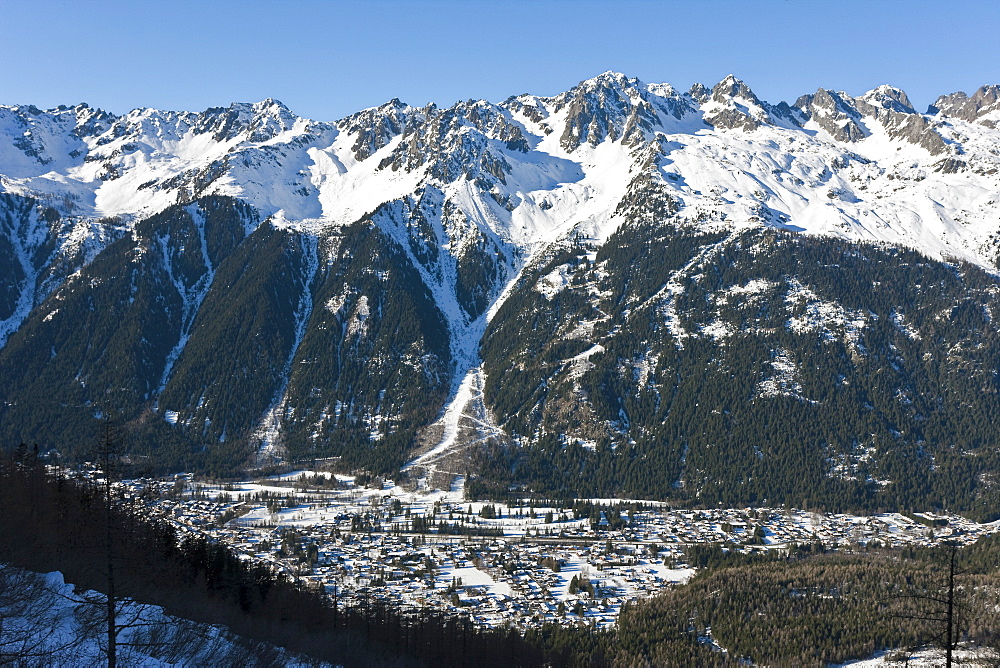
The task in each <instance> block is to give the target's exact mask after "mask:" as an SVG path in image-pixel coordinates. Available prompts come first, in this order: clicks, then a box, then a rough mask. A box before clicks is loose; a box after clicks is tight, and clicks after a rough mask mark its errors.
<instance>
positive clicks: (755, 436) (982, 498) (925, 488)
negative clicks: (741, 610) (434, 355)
mask: <svg viewBox="0 0 1000 668" xmlns="http://www.w3.org/2000/svg"><path fill="white" fill-rule="evenodd" d="M557 267H563V268H564V269H563V271H566V272H568V273H569V275H570V276H571V279H570V281H571V282H570V285H569V287H568V288H566V289H564V290H562V291H559V292H558V293H557V294H555V295H554V296H552V297H551V299H549V298H548V297H546V296H544V295H542V294H541V293H540V292H538V291H537V290H536V289H534V286H535V285H536V283H537V281H538V280H539V278H540V277H543V276H545V275H547V274H549V273H550V272H552V271H553V270H555V269H556V268H557ZM677 281H681V284H678V287H677V288H676V289H675V290H666V291H664V287H665V286H666V285H667V284H668V283H671V282H674V283H676V282H677ZM995 286H996V279H995V277H993V276H990V275H988V274H987V273H985V272H984V271H983V270H982V269H980V268H978V267H975V266H972V265H967V264H962V263H957V262H956V263H941V262H934V261H931V260H928V259H927V258H925V257H923V256H921V255H920V254H918V253H916V252H913V251H906V250H900V249H895V248H889V247H881V246H875V245H863V244H862V245H859V244H851V243H846V242H840V241H836V240H833V239H823V238H814V237H805V236H800V235H793V234H789V233H782V232H777V231H773V230H753V231H745V232H740V233H731V234H728V233H727V234H723V233H720V234H715V235H704V234H700V233H693V232H686V231H685V230H684V229H683V228H670V227H664V226H662V225H659V224H656V225H651V224H645V225H643V224H634V225H625V226H623V227H622V228H621V229H619V231H618V232H617V233H616V234H615V235H614V236H613V237H612V238H611V239H610V240H609V241H608V242H607V243H606V244H604V245H603V246H601V247H600V248H599V249H598V250H597V251H596V255H595V256H588V255H587V253H586V252H585V249H581V248H578V247H573V246H570V247H567V248H566V249H565V250H564V251H563V252H561V253H558V254H556V255H555V256H554V257H552V258H551V259H550V260H549V261H548V262H546V263H544V264H542V265H541V266H539V267H537V268H536V269H535V270H534V271H533V272H530V273H529V274H528V275H526V276H525V277H524V278H523V279H522V285H520V286H519V288H518V289H517V290H516V291H515V293H514V294H513V295H512V296H511V297H510V298H509V299H508V300H507V301H506V302H505V303H504V305H503V306H502V307H501V308H500V310H499V312H498V313H497V315H496V317H495V318H494V319H493V321H492V322H491V323H490V329H489V331H488V332H487V334H486V336H485V337H484V341H483V345H482V353H483V359H484V363H485V369H486V372H487V385H486V395H487V401H488V403H489V405H490V407H491V409H492V410H493V411H494V414H495V415H497V416H499V419H500V420H501V423H502V425H503V426H504V428H505V429H506V430H507V431H508V433H509V434H510V435H511V436H512V440H513V443H514V444H515V445H513V446H509V447H502V446H501V447H497V446H494V451H493V452H490V453H489V454H488V455H486V456H483V457H481V458H480V460H479V461H478V462H477V464H482V465H483V466H484V469H483V471H482V478H481V479H480V480H479V481H478V482H477V483H476V486H475V488H476V489H478V490H481V491H482V493H488V490H491V489H493V490H502V489H506V488H509V487H510V486H511V485H514V486H518V485H520V486H523V488H525V489H527V490H531V491H535V492H539V493H542V494H546V495H553V496H562V497H573V496H624V497H639V498H660V499H674V500H676V501H677V502H678V503H690V504H700V505H706V506H714V505H717V504H721V505H724V506H733V505H741V504H762V505H763V504H771V505H781V504H790V505H794V506H796V507H803V508H816V509H827V510H838V509H849V508H850V509H862V510H878V509H884V508H899V509H907V508H918V509H919V508H948V509H951V510H954V511H958V512H963V513H969V514H970V515H972V516H975V517H978V518H983V519H995V518H996V517H998V516H1000V497H998V492H997V489H998V488H997V487H996V485H995V484H994V480H995V479H996V476H997V475H998V473H1000V449H998V448H997V436H996V430H995V429H994V427H993V425H994V424H995V421H996V419H997V417H998V408H1000V404H998V400H997V388H998V382H1000V380H998V376H997V360H998V359H1000V333H998V330H997V328H996V327H995V325H994V324H993V322H992V317H993V316H992V314H993V313H1000V310H998V308H1000V304H998V297H997V292H996V289H995ZM671 313H672V314H674V315H673V316H672V317H674V318H675V320H674V322H672V323H671V324H669V326H668V322H667V320H668V316H670V314H671ZM581 323H587V324H588V326H589V328H590V331H587V332H584V333H581V330H580V325H581ZM678 330H680V331H681V332H682V334H681V335H679V334H677V331H678ZM719 332H723V334H722V335H720V334H719ZM598 345H599V346H600V347H598V348H595V346H598ZM587 351H589V352H588V353H587V356H586V360H585V362H580V361H579V358H577V359H576V360H574V357H576V356H579V355H581V353H584V352H587ZM789 369H790V371H789ZM765 388H766V391H765Z"/></svg>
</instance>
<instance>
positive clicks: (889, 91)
mask: <svg viewBox="0 0 1000 668" xmlns="http://www.w3.org/2000/svg"><path fill="white" fill-rule="evenodd" d="M859 99H861V100H863V101H865V102H867V103H868V104H870V105H872V106H873V107H879V108H881V109H888V110H889V111H895V112H897V113H901V114H915V113H917V111H916V109H914V108H913V105H912V104H910V98H908V97H907V96H906V93H905V92H903V91H902V90H900V89H899V88H895V87H893V86H889V85H888V84H882V85H881V86H878V87H877V88H874V89H872V90H870V91H868V92H867V93H865V94H864V95H862V96H861V97H860V98H859Z"/></svg>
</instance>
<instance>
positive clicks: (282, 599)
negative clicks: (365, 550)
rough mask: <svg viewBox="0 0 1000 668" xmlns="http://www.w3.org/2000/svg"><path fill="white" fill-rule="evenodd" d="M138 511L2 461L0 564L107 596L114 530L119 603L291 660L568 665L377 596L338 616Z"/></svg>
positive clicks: (322, 600)
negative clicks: (256, 643) (149, 607)
mask: <svg viewBox="0 0 1000 668" xmlns="http://www.w3.org/2000/svg"><path fill="white" fill-rule="evenodd" d="M21 452H22V453H23V452H24V451H23V450H22V451H21ZM135 503H137V502H136V501H135V500H132V499H128V498H119V499H118V500H117V502H116V503H115V504H113V505H112V506H111V507H110V508H108V507H107V505H106V504H105V502H104V499H103V497H102V492H101V490H100V489H98V488H97V487H95V486H94V485H91V484H85V483H81V482H78V481H73V480H70V479H68V478H66V477H63V476H54V475H52V474H51V473H49V472H48V471H47V470H46V468H45V467H44V466H42V465H41V463H40V462H39V460H38V459H37V458H36V457H34V456H33V455H32V454H31V453H30V452H29V453H28V454H27V455H24V456H22V457H20V458H18V460H15V458H14V457H10V456H4V457H3V459H2V460H0V508H2V509H3V512H0V535H2V536H4V540H3V541H0V560H2V561H4V562H7V563H10V564H13V565H16V566H20V567H23V568H28V569H30V570H35V571H40V572H47V571H54V570H58V571H61V572H62V573H63V575H64V576H65V578H66V580H67V581H68V582H73V583H75V584H77V585H78V586H81V587H85V588H88V589H93V590H96V591H107V587H108V578H107V567H106V566H107V555H108V547H107V545H106V544H105V532H106V528H107V527H110V528H111V532H110V533H111V535H112V537H113V539H112V543H111V553H112V554H113V555H114V581H115V589H116V591H117V594H118V596H122V597H129V598H132V599H134V600H136V601H139V602H143V603H150V604H155V605H160V606H163V608H164V609H165V610H166V611H167V612H168V613H170V614H174V615H177V616H179V617H184V618H187V619H192V620H195V621H200V622H206V623H212V624H222V625H225V626H226V627H228V628H229V629H230V630H231V631H232V632H233V633H236V634H238V635H240V636H243V637H246V638H252V639H256V640H261V641H266V642H268V643H271V644H274V645H278V646H282V647H285V648H287V649H289V650H290V651H292V652H298V653H302V654H305V655H307V656H309V657H313V658H316V659H320V660H325V661H330V662H333V663H335V664H343V665H347V666H383V665H386V666H389V665H391V666H406V665H414V666H419V665H449V666H452V665H453V666H463V665H476V666H480V665H497V666H541V665H547V664H550V665H563V664H565V661H564V660H563V659H561V658H560V656H561V655H560V650H558V649H551V648H545V647H544V646H543V644H542V643H541V642H540V641H537V640H536V641H532V640H529V639H526V638H524V637H522V636H521V635H520V634H519V633H518V632H517V631H516V630H512V629H507V628H501V629H490V630H484V629H480V628H477V627H474V626H473V625H472V624H471V622H469V621H468V620H467V619H462V618H458V617H448V616H444V615H442V614H439V613H436V612H433V611H429V610H423V611H420V612H417V613H409V612H407V613H404V612H403V611H401V610H398V609H396V608H394V607H392V606H390V605H387V604H385V603H383V602H381V601H379V600H377V599H376V598H374V596H365V597H364V601H365V603H364V605H363V606H361V607H360V608H350V609H345V608H344V607H343V606H342V605H334V602H333V600H332V599H331V598H330V597H329V596H328V595H326V594H325V593H324V592H322V591H319V590H316V589H313V588H309V587H307V586H305V585H302V584H300V583H299V582H297V581H295V580H293V579H291V578H289V577H288V576H286V575H283V574H280V573H276V572H275V571H274V570H272V569H271V568H270V567H269V566H267V565H265V564H261V563H255V562H253V561H245V560H243V559H240V558H238V557H237V556H236V555H235V554H234V553H233V552H232V551H230V550H229V549H228V548H227V547H226V546H224V545H222V544H219V543H218V542H215V541H212V540H209V539H207V538H205V537H204V536H201V535H198V534H192V535H188V536H184V537H178V535H177V534H176V533H175V531H174V529H173V528H172V527H170V526H169V525H167V524H166V523H164V522H162V521H158V520H154V519H150V518H148V517H144V516H143V514H142V511H141V507H139V506H138V505H133V504H135Z"/></svg>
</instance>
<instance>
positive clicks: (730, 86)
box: [712, 74, 761, 106]
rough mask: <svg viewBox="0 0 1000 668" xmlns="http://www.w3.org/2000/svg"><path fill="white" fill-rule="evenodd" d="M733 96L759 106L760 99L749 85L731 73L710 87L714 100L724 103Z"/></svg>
mask: <svg viewBox="0 0 1000 668" xmlns="http://www.w3.org/2000/svg"><path fill="white" fill-rule="evenodd" d="M734 98H735V99H739V100H745V101H746V102H749V103H751V104H754V105H757V106H761V101H760V100H759V99H757V96H756V95H754V92H753V91H752V90H750V87H749V86H747V85H746V84H745V83H743V82H742V81H741V80H739V79H737V78H736V77H735V76H734V75H732V74H730V75H729V76H727V77H726V78H725V79H723V80H722V81H720V82H719V83H717V84H715V86H713V87H712V100H713V101H714V102H718V103H719V104H726V103H727V102H729V101H730V100H733V99H734Z"/></svg>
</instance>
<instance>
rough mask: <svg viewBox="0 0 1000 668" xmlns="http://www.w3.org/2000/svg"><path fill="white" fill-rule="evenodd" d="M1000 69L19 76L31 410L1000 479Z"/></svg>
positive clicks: (67, 419) (607, 459) (80, 432)
mask: <svg viewBox="0 0 1000 668" xmlns="http://www.w3.org/2000/svg"><path fill="white" fill-rule="evenodd" d="M998 123H1000V86H987V87H984V88H981V89H979V90H978V91H976V92H975V93H974V94H972V95H971V96H970V95H966V94H965V93H954V94H951V95H945V96H942V97H940V98H939V99H938V100H937V101H936V102H935V103H934V104H933V105H932V106H931V107H930V108H929V109H927V111H926V112H925V113H921V112H919V111H917V110H916V109H914V108H913V106H912V105H911V103H910V101H909V100H908V98H907V96H906V94H905V93H904V92H903V91H901V90H898V89H895V88H891V87H889V86H881V87H879V88H877V89H875V90H872V91H870V92H868V93H866V94H864V95H862V96H860V97H851V96H849V95H847V94H846V93H843V92H834V91H830V90H824V89H820V90H818V91H816V92H815V93H812V94H809V95H804V96H802V97H800V98H799V99H798V100H796V101H795V102H794V104H788V103H785V102H782V103H780V104H770V103H767V102H764V101H762V100H760V99H758V98H757V96H756V95H755V94H754V93H753V92H752V91H751V90H750V88H748V87H747V85H745V84H744V83H743V82H741V81H740V80H738V79H736V78H734V77H732V76H730V77H727V78H726V79H724V80H723V81H721V82H720V83H718V84H717V85H715V86H714V87H712V88H707V87H705V86H701V85H695V86H694V87H692V88H691V89H690V90H689V91H688V92H679V91H677V90H675V89H674V88H672V87H671V86H669V85H667V84H645V83H642V82H640V81H638V80H637V79H633V78H628V77H626V76H623V75H621V74H617V73H613V72H608V73H605V74H601V75H600V76H597V77H595V78H593V79H589V80H587V81H583V82H581V83H580V84H579V85H578V86H576V87H575V88H573V89H571V90H569V91H567V92H565V93H562V94H560V95H557V96H554V97H537V96H534V95H519V96H516V97H511V98H509V99H507V100H505V101H503V102H502V103H499V104H493V103H490V102H484V101H468V102H461V103H458V104H456V105H454V106H453V107H451V108H447V109H443V108H439V107H437V106H435V105H433V104H431V105H428V106H425V107H411V106H408V105H406V104H404V103H402V102H400V101H399V100H392V101H391V102H388V103H386V104H384V105H382V106H380V107H376V108H372V109H366V110H364V111H361V112H358V113H357V114H354V115H352V116H349V117H347V118H345V119H343V120H340V121H338V122H335V123H325V122H315V121H310V120H306V119H303V118H299V117H297V116H296V115H295V114H293V113H292V112H291V111H290V110H289V109H287V108H286V107H284V106H283V105H282V104H281V103H279V102H277V101H275V100H265V101H263V102H260V103H256V104H233V105H231V106H229V107H226V108H213V109H208V110H206V111H204V112H202V113H189V112H165V111H158V110H154V109H137V110H134V111H132V112H130V113H128V114H127V115H124V116H115V115H113V114H110V113H106V112H103V111H100V110H97V109H93V108H90V107H88V106H87V105H83V104H81V105H78V106H75V107H58V108H56V109H50V110H46V111H42V110H39V109H37V108H35V107H31V106H0V346H2V347H0V424H2V425H3V431H2V437H3V440H4V445H5V446H6V447H10V448H13V447H15V446H16V445H17V444H18V443H19V442H21V441H25V442H28V443H39V444H40V446H41V447H42V449H43V450H47V449H49V448H55V449H57V450H59V451H60V452H61V453H62V454H63V455H64V456H66V457H69V458H76V459H79V458H82V457H84V456H86V454H87V453H88V452H89V451H90V450H91V449H92V448H93V445H94V443H95V442H96V441H97V440H98V436H97V434H98V432H99V430H100V428H101V424H102V422H103V419H104V418H105V417H108V418H110V419H112V420H113V421H116V422H118V423H121V424H124V425H126V426H127V433H128V434H129V437H128V448H129V454H130V457H131V458H132V460H133V461H134V462H137V463H140V464H142V465H143V466H145V467H146V468H148V469H152V470H157V471H161V472H162V471H168V470H197V471H201V472H206V473H214V474H225V473H229V472H234V471H236V470H239V469H245V468H248V467H259V466H263V465H266V464H269V463H272V462H275V461H278V460H284V461H295V460H303V459H312V458H339V459H337V460H336V461H337V462H338V466H340V467H342V468H343V469H344V470H361V469H363V470H367V471H368V472H370V473H371V474H374V475H393V476H395V475H399V474H400V472H401V470H402V472H403V473H404V474H406V475H408V476H409V478H410V479H411V481H414V482H417V481H423V482H424V483H426V484H428V485H432V486H435V485H436V486H443V485H445V484H447V481H449V480H450V479H451V478H452V477H453V476H456V475H464V476H466V483H465V484H466V491H467V493H469V494H470V495H472V496H478V497H483V496H490V497H493V498H500V497H503V496H504V495H505V494H508V493H510V491H511V490H518V493H521V492H523V491H528V492H535V493H538V494H541V495H545V496H546V497H547V498H571V497H619V498H644V499H666V500H671V501H676V502H677V503H682V504H699V505H703V506H715V505H717V504H722V505H725V506H728V507H733V506H738V505H743V504H756V505H760V504H764V505H768V504H769V505H778V504H782V503H788V504H791V505H795V506H797V507H808V508H826V509H829V510H836V509H860V510H876V509H882V508H895V509H904V508H920V509H928V508H947V509H950V510H952V511H956V512H963V513H967V514H970V515H972V516H978V517H981V518H987V519H995V518H996V517H997V516H1000V447H998V446H1000V443H998V436H997V430H996V423H997V420H998V419H1000V402H998V394H997V391H998V389H1000V377H998V375H997V374H998V364H1000V331H998V327H997V323H996V321H995V318H997V317H1000V277H998V274H997V272H998V264H997V263H998V261H1000V128H998Z"/></svg>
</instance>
